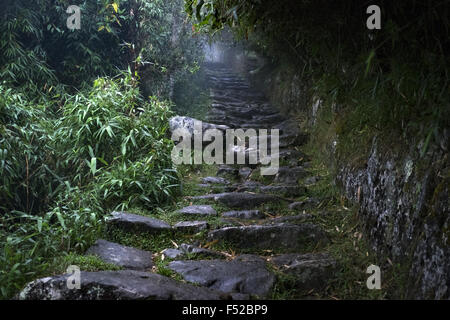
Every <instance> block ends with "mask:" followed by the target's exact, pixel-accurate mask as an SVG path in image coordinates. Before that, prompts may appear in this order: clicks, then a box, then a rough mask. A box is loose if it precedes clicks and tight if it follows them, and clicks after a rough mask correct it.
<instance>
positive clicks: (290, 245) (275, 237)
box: [208, 223, 328, 251]
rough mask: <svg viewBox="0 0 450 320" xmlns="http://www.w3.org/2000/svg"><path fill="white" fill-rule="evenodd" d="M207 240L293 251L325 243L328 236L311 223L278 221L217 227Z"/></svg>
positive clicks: (244, 246) (245, 246)
mask: <svg viewBox="0 0 450 320" xmlns="http://www.w3.org/2000/svg"><path fill="white" fill-rule="evenodd" d="M208 240H210V241H213V240H220V241H227V242H230V243H232V244H233V245H234V246H236V247H238V248H255V249H266V250H269V249H285V250H289V251H294V250H303V249H305V248H306V247H308V246H310V245H316V244H318V243H321V244H322V243H327V242H328V237H327V235H326V234H325V232H324V231H323V230H322V228H320V227H319V226H317V225H315V224H312V223H303V224H299V225H294V224H288V223H279V224H273V225H250V226H241V227H226V228H222V229H217V230H214V231H210V232H209V234H208Z"/></svg>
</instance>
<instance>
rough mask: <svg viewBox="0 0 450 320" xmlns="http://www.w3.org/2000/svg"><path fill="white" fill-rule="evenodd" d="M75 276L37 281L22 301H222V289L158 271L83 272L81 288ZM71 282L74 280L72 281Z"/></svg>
mask: <svg viewBox="0 0 450 320" xmlns="http://www.w3.org/2000/svg"><path fill="white" fill-rule="evenodd" d="M70 276H71V275H69V274H66V275H60V276H54V277H48V278H43V279H38V280H35V281H33V282H31V283H29V284H28V285H27V286H26V287H25V289H23V290H22V292H21V293H20V294H19V299H20V300H219V299H221V298H223V299H227V298H230V295H224V294H223V293H221V292H218V291H214V290H210V289H208V288H204V287H197V286H193V285H190V284H185V283H181V282H177V281H176V280H173V279H170V278H168V277H164V276H161V275H159V274H155V273H149V272H142V271H135V270H121V271H100V272H81V273H80V279H81V282H80V289H79V290H77V289H69V288H68V286H67V282H68V279H69V277H70ZM69 281H70V280H69Z"/></svg>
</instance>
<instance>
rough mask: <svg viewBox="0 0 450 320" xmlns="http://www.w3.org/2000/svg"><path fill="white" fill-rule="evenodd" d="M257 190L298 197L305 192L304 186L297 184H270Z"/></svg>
mask: <svg viewBox="0 0 450 320" xmlns="http://www.w3.org/2000/svg"><path fill="white" fill-rule="evenodd" d="M259 191H261V192H263V193H269V194H270V193H271V194H278V195H282V196H284V197H298V196H301V195H304V194H305V193H306V188H305V187H302V186H297V185H270V186H263V187H261V188H259Z"/></svg>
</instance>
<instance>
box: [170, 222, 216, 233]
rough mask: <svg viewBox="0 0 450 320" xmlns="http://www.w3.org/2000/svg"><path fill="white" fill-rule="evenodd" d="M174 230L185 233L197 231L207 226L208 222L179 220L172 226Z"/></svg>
mask: <svg viewBox="0 0 450 320" xmlns="http://www.w3.org/2000/svg"><path fill="white" fill-rule="evenodd" d="M173 227H174V228H175V230H177V231H181V232H185V233H197V232H200V231H202V230H206V229H208V228H209V224H208V222H206V221H181V222H178V223H176V224H175V225H174V226H173Z"/></svg>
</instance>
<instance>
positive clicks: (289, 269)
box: [270, 253, 336, 291]
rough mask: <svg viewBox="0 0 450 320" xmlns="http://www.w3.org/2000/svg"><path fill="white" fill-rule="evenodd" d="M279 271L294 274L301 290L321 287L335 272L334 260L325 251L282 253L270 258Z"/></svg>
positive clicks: (296, 283) (297, 286) (296, 284)
mask: <svg viewBox="0 0 450 320" xmlns="http://www.w3.org/2000/svg"><path fill="white" fill-rule="evenodd" d="M270 262H271V263H272V264H273V265H274V266H275V267H276V269H278V270H279V271H280V272H282V273H285V274H289V275H291V276H294V278H295V286H296V288H297V289H300V290H302V291H310V290H311V289H316V290H320V289H323V288H324V287H325V286H326V285H327V283H328V281H329V280H330V279H332V278H333V277H334V275H335V272H336V260H335V259H334V258H332V257H331V256H330V255H328V254H326V253H308V254H297V253H294V254H283V255H278V256H275V257H272V258H270Z"/></svg>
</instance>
